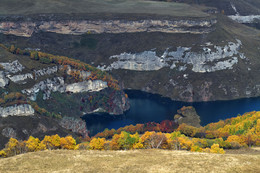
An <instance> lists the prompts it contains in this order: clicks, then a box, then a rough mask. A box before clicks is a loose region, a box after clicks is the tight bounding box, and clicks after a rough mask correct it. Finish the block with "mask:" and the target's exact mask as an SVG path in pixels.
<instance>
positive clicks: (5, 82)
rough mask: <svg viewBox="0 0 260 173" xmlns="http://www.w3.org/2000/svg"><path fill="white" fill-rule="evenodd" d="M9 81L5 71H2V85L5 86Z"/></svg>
mask: <svg viewBox="0 0 260 173" xmlns="http://www.w3.org/2000/svg"><path fill="white" fill-rule="evenodd" d="M8 83H9V80H8V79H7V78H6V77H5V74H4V72H3V71H0V87H1V88H4V87H5V86H6V85H7V84H8Z"/></svg>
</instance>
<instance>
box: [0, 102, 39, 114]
mask: <svg viewBox="0 0 260 173" xmlns="http://www.w3.org/2000/svg"><path fill="white" fill-rule="evenodd" d="M34 112H35V111H34V109H33V108H32V106H31V105H29V104H23V105H14V106H8V107H5V108H3V107H0V117H7V116H31V115H34Z"/></svg>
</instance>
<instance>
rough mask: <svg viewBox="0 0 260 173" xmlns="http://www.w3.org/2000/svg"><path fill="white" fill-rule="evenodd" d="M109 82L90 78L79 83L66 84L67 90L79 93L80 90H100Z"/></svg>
mask: <svg viewBox="0 0 260 173" xmlns="http://www.w3.org/2000/svg"><path fill="white" fill-rule="evenodd" d="M107 87H108V86H107V82H104V81H102V80H94V81H91V80H88V81H83V82H78V83H73V84H69V85H67V86H66V92H72V93H79V92H93V91H100V90H102V89H105V88H107Z"/></svg>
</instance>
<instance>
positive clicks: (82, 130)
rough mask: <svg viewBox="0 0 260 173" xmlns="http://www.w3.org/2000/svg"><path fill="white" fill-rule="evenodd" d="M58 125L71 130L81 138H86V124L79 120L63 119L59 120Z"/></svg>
mask: <svg viewBox="0 0 260 173" xmlns="http://www.w3.org/2000/svg"><path fill="white" fill-rule="evenodd" d="M59 125H60V126H61V127H63V128H65V129H68V130H71V131H72V132H74V133H78V134H80V135H81V136H83V137H87V136H88V131H87V127H86V122H85V121H83V120H81V119H79V118H73V117H63V118H62V119H61V120H60V122H59Z"/></svg>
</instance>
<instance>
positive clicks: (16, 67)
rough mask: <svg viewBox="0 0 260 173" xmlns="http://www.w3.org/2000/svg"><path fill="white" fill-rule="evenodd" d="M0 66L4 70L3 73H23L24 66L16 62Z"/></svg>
mask: <svg viewBox="0 0 260 173" xmlns="http://www.w3.org/2000/svg"><path fill="white" fill-rule="evenodd" d="M0 65H1V66H2V67H3V68H4V69H5V71H7V72H10V73H13V74H15V73H17V72H20V71H23V69H24V66H23V65H22V64H21V63H20V62H19V61H18V60H15V61H13V62H7V63H0Z"/></svg>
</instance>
